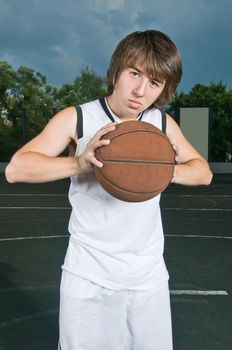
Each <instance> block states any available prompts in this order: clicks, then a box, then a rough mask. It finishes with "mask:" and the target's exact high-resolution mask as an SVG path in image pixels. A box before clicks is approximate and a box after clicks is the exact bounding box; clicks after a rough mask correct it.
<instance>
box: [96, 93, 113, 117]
mask: <svg viewBox="0 0 232 350" xmlns="http://www.w3.org/2000/svg"><path fill="white" fill-rule="evenodd" d="M99 102H100V104H101V106H102V108H103V109H104V111H105V113H106V115H107V116H108V117H109V118H110V120H111V121H112V122H115V120H114V118H113V116H112V114H111V113H110V111H109V109H108V106H107V104H106V101H105V98H104V97H101V98H99Z"/></svg>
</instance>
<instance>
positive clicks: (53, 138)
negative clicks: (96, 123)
mask: <svg viewBox="0 0 232 350" xmlns="http://www.w3.org/2000/svg"><path fill="white" fill-rule="evenodd" d="M76 130H77V114H76V109H75V107H68V108H65V109H63V110H62V111H60V112H58V113H57V114H56V115H55V116H54V117H53V118H52V119H51V120H50V121H49V123H48V124H47V125H46V127H45V128H44V129H43V130H42V132H41V133H40V134H39V135H37V136H36V137H35V138H34V139H32V140H31V141H29V142H28V143H27V144H26V145H25V146H23V147H22V148H21V149H20V150H19V151H18V152H17V153H16V154H22V153H25V152H38V153H41V154H44V155H47V156H51V157H55V156H58V155H59V154H60V153H62V152H63V151H64V149H65V148H66V147H67V145H68V144H69V143H70V142H71V141H72V140H75V142H77V133H76Z"/></svg>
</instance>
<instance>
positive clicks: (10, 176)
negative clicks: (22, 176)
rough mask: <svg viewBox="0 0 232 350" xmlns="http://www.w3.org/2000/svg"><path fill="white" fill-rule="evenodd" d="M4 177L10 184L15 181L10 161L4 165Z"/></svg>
mask: <svg viewBox="0 0 232 350" xmlns="http://www.w3.org/2000/svg"><path fill="white" fill-rule="evenodd" d="M5 178H6V180H7V182H9V183H11V184H12V183H15V182H17V181H16V178H15V175H14V166H13V165H12V163H11V162H10V163H9V164H8V165H7V166H6V169H5Z"/></svg>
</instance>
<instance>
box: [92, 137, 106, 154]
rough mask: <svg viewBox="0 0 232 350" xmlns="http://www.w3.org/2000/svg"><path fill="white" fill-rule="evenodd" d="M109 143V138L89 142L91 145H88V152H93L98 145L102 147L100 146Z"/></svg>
mask: <svg viewBox="0 0 232 350" xmlns="http://www.w3.org/2000/svg"><path fill="white" fill-rule="evenodd" d="M109 143H110V140H104V139H103V140H97V141H93V142H91V147H89V149H88V150H89V151H90V152H93V153H94V151H95V150H96V149H97V148H100V147H102V146H107V145H109Z"/></svg>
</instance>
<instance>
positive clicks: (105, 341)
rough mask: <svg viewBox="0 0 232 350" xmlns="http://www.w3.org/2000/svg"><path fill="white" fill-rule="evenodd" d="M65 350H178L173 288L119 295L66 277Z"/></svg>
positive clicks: (62, 338) (62, 309)
mask: <svg viewBox="0 0 232 350" xmlns="http://www.w3.org/2000/svg"><path fill="white" fill-rule="evenodd" d="M60 292H61V294H60V345H59V349H61V350H172V327H171V311H170V295H169V288H168V284H167V285H166V286H165V287H164V288H161V289H159V290H156V291H154V290H149V291H129V290H122V291H114V290H110V289H106V288H103V287H100V286H98V285H96V284H94V283H92V282H90V281H88V280H86V279H82V278H79V277H77V276H73V275H71V274H69V273H67V272H65V271H63V273H62V281H61V290H60Z"/></svg>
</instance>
